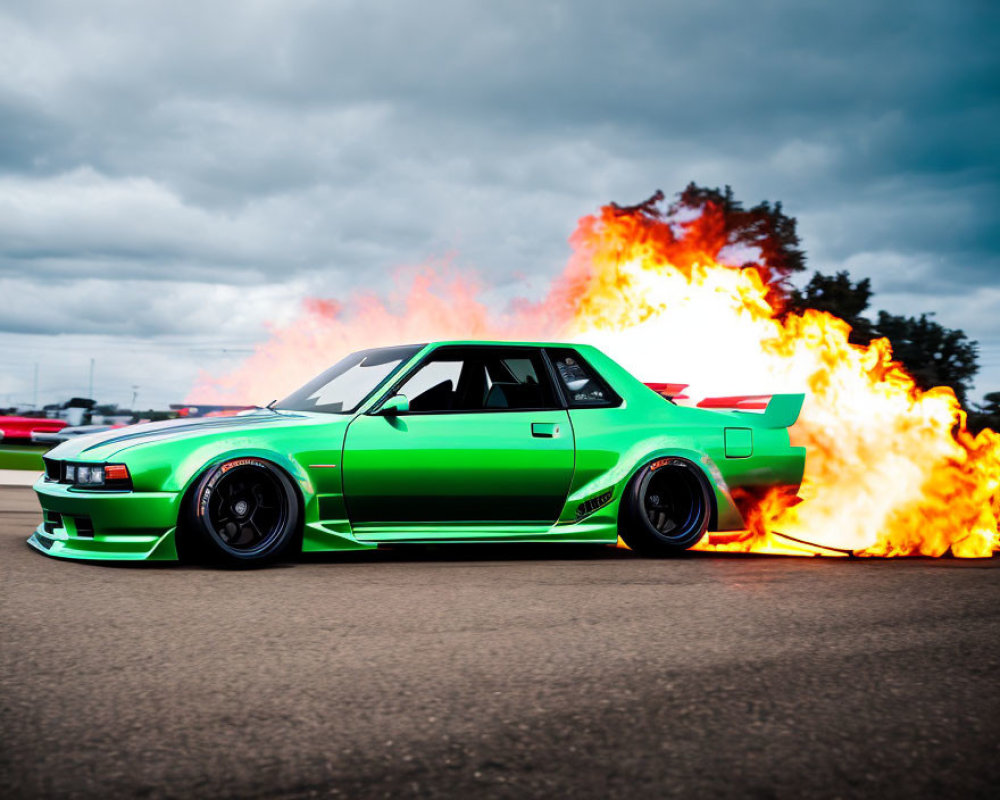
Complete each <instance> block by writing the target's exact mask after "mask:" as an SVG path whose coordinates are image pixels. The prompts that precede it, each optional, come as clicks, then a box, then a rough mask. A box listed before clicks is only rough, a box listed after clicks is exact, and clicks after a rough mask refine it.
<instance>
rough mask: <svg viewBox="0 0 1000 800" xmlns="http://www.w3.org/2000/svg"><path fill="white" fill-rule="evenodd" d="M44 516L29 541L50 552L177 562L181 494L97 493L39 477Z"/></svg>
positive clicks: (90, 557)
mask: <svg viewBox="0 0 1000 800" xmlns="http://www.w3.org/2000/svg"><path fill="white" fill-rule="evenodd" d="M34 489H35V494H37V495H38V501H39V502H40V503H41V506H42V513H43V521H42V524H41V525H39V526H38V527H37V528H36V529H35V532H34V533H33V534H32V535H31V538H29V539H28V544H29V545H31V546H32V547H34V548H35V549H36V550H39V551H41V552H42V553H45V554H46V555H49V556H58V557H60V558H83V559H93V560H132V561H176V560H177V547H176V544H175V541H174V534H175V532H176V526H177V515H178V511H179V509H180V499H181V498H180V495H179V494H176V493H173V492H99V491H88V490H81V489H74V488H72V487H70V486H66V485H63V484H58V483H53V482H50V481H46V480H45V479H44V478H41V479H39V480H38V481H37V482H36V483H35V486H34Z"/></svg>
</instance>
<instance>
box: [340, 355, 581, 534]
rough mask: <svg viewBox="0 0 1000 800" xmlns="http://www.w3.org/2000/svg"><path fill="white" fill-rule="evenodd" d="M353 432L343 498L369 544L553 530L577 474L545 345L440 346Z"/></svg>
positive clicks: (347, 445)
mask: <svg viewBox="0 0 1000 800" xmlns="http://www.w3.org/2000/svg"><path fill="white" fill-rule="evenodd" d="M392 394H398V395H404V396H405V397H406V398H407V400H408V401H409V411H408V412H406V413H403V414H399V415H391V416H386V415H382V414H380V413H378V408H377V407H376V409H375V410H374V411H373V412H372V413H370V414H365V415H361V416H359V417H357V418H356V419H355V420H353V421H352V423H351V425H350V427H349V428H348V431H347V437H346V440H345V446H344V457H343V475H344V495H345V500H346V503H347V509H348V515H349V518H350V520H351V525H352V528H353V529H354V531H355V534H356V535H357V536H358V537H359V538H368V539H377V540H379V541H391V540H405V539H417V538H419V539H435V538H437V539H454V538H491V536H494V535H503V534H502V532H503V531H518V530H521V531H523V530H525V529H526V528H539V529H547V528H548V527H549V526H551V525H552V524H553V523H554V522H555V521H556V520H557V519H558V517H559V514H560V512H561V511H562V508H563V505H564V504H565V502H566V495H567V493H568V491H569V486H570V482H571V480H572V476H573V466H574V444H573V431H572V427H571V423H570V421H569V416H568V414H567V412H566V410H565V408H563V407H562V404H561V401H560V400H559V399H558V398H559V396H558V395H557V394H556V391H555V389H554V387H553V386H552V383H551V380H550V376H549V373H548V369H547V367H546V364H545V362H544V360H543V356H542V353H541V351H540V350H539V349H537V348H510V347H505V348H499V347H488V346H480V347H454V346H453V347H441V348H438V349H437V350H435V351H432V352H431V353H430V355H429V356H428V357H427V358H426V359H425V360H424V361H423V362H422V363H421V364H420V365H418V366H417V367H416V368H415V369H414V370H413V371H411V373H410V374H409V375H407V376H405V377H404V378H403V379H402V380H401V381H400V382H399V384H398V385H397V386H396V387H395V390H394V391H393V392H390V395H392Z"/></svg>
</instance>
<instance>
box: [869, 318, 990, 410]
mask: <svg viewBox="0 0 1000 800" xmlns="http://www.w3.org/2000/svg"><path fill="white" fill-rule="evenodd" d="M931 316H933V315H931V314H921V315H920V316H919V317H903V316H897V315H895V314H889V313H888V312H886V311H879V312H878V322H876V323H875V326H874V329H873V333H874V335H875V336H884V337H885V338H887V339H888V340H889V341H890V342H892V353H893V356H894V357H895V358H896V360H897V361H901V362H902V363H903V365H904V366H905V367H906V369H907V371H908V372H909V373H910V375H912V376H913V378H914V379H915V380H916V382H917V385H918V386H919V387H920V388H921V389H930V388H931V387H932V386H950V387H951V388H952V389H954V390H955V395H956V396H957V397H958V399H959V400H960V401H961V402H962V404H963V405H965V402H966V395H967V393H968V391H969V389H970V388H972V387H971V384H972V379H973V377H974V376H975V374H976V373H977V372H978V371H979V364H978V363H977V358H978V356H979V344H978V343H977V342H974V341H971V340H970V339H969V338H968V337H967V336H966V335H965V333H964V332H963V331H961V330H958V329H957V328H956V329H952V328H946V327H944V325H941V324H940V323H938V322H935V321H934V320H932V319H931Z"/></svg>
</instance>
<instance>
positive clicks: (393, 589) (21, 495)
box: [0, 488, 1000, 798]
mask: <svg viewBox="0 0 1000 800" xmlns="http://www.w3.org/2000/svg"><path fill="white" fill-rule="evenodd" d="M37 517H38V514H37V513H36V511H35V507H34V501H33V498H32V496H31V494H30V492H28V491H27V490H24V489H11V488H0V571H2V579H0V580H2V583H0V602H2V641H0V691H2V696H0V737H2V739H0V742H2V756H0V759H2V760H0V794H2V796H4V797H12V798H13V797H42V796H45V797H53V796H80V797H90V796H93V797H119V796H136V797H161V796H174V797H214V796H223V797H262V798H263V797H267V798H272V797H313V796H342V797H350V798H364V797H382V796H386V797H388V796H393V797H397V796H402V797H408V796H421V797H423V796H430V797H511V798H515V797H516V798H521V797H563V796H573V797H600V798H604V797H623V798H624V797H628V798H633V797H664V796H674V795H677V796H685V797H687V796H705V797H711V796H739V797H747V796H750V797H802V796H822V797H858V796H870V797H875V796H879V797H887V796H890V797H891V796H910V797H912V796H952V797H958V796H961V797H969V796H986V795H990V796H996V795H997V791H998V787H1000V560H996V559H994V560H991V561H988V562H971V561H966V562H962V561H954V560H944V561H929V560H909V561H895V562H889V561H846V560H819V559H809V560H799V559H778V558H733V557H726V558H722V557H711V556H696V557H691V558H686V559H679V560H673V561H647V560H642V559H639V558H637V557H634V556H632V555H631V554H629V553H625V552H616V551H614V550H607V549H598V550H595V549H586V548H585V549H575V548H569V549H565V548H564V549H560V550H553V549H551V548H545V549H531V548H525V547H523V546H522V547H518V548H513V549H506V548H501V549H493V550H491V551H490V552H489V553H484V552H481V551H477V550H474V551H470V550H468V549H458V550H454V549H452V550H436V551H431V552H420V553H413V552H388V551H383V552H379V553H374V554H363V555H361V556H358V555H353V556H350V557H347V556H340V557H323V558H314V559H310V560H308V561H302V562H298V563H294V564H289V565H285V566H279V567H275V568H271V569H267V570H260V571H254V572H227V571H217V570H209V569H204V568H195V567H173V566H168V567H149V566H129V567H123V566H117V567H109V566H97V565H88V564H80V563H71V562H62V561H57V560H54V559H50V558H47V557H45V556H42V555H40V554H38V553H35V552H33V551H31V550H29V549H28V547H27V546H26V545H25V544H24V539H25V537H26V536H27V535H28V533H29V530H30V529H31V528H32V527H33V526H34V525H35V524H36V521H37Z"/></svg>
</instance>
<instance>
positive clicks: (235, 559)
mask: <svg viewBox="0 0 1000 800" xmlns="http://www.w3.org/2000/svg"><path fill="white" fill-rule="evenodd" d="M191 502H192V508H191V518H192V521H193V527H194V529H195V530H194V533H195V534H196V535H198V536H199V538H200V544H201V545H202V547H201V548H200V549H201V550H202V551H203V552H205V553H206V554H207V555H208V556H209V558H210V559H212V560H215V561H221V562H223V563H225V564H229V565H236V566H251V565H260V564H265V563H268V562H270V561H274V560H275V559H277V558H278V557H279V556H280V555H281V554H282V553H283V552H284V551H285V550H286V549H287V548H288V545H289V544H290V543H291V541H292V540H293V539H294V538H295V533H296V531H297V530H298V526H299V503H298V496H297V494H296V492H295V487H294V486H293V485H292V481H291V479H290V478H289V477H288V475H286V474H285V472H284V471H283V470H281V469H279V468H278V467H276V466H275V465H274V464H272V463H270V462H269V461H264V460H262V459H259V458H237V459H233V460H230V461H224V462H222V463H221V464H217V465H216V466H214V467H212V468H211V469H209V470H208V471H207V472H206V473H205V474H204V475H203V476H202V478H201V480H200V481H199V482H198V485H197V487H196V488H195V491H194V494H193V495H192V496H191Z"/></svg>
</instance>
